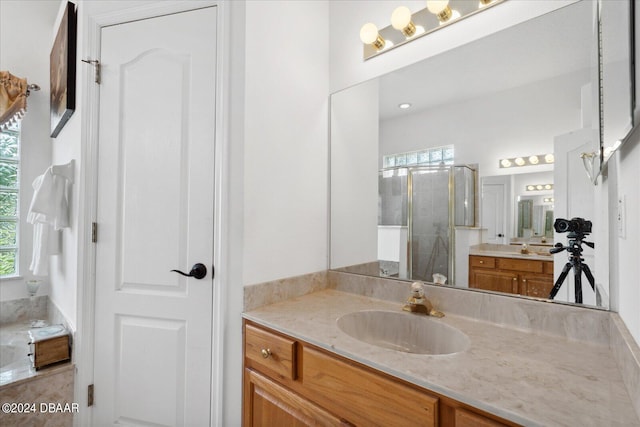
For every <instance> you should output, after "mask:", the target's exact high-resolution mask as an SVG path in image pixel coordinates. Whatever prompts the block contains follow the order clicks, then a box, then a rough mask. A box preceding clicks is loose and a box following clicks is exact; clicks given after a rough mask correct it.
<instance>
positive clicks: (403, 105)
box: [398, 102, 411, 110]
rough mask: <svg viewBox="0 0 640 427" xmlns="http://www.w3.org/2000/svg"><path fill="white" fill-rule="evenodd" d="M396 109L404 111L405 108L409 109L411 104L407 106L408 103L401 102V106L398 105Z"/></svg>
mask: <svg viewBox="0 0 640 427" xmlns="http://www.w3.org/2000/svg"><path fill="white" fill-rule="evenodd" d="M398 108H400V109H402V110H406V109H407V108H411V104H409V103H408V102H403V103H402V104H398Z"/></svg>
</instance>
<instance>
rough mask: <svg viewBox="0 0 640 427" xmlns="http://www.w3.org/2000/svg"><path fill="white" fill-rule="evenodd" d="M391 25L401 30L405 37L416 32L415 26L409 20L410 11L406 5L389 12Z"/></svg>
mask: <svg viewBox="0 0 640 427" xmlns="http://www.w3.org/2000/svg"><path fill="white" fill-rule="evenodd" d="M391 26H393V28H395V29H396V30H398V31H402V34H404V35H405V36H406V37H411V36H412V35H414V34H415V33H416V26H415V25H414V24H413V22H411V11H410V10H409V8H408V7H406V6H400V7H397V8H396V10H394V11H393V13H392V14H391Z"/></svg>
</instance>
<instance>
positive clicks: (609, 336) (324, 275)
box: [244, 270, 640, 418]
mask: <svg viewBox="0 0 640 427" xmlns="http://www.w3.org/2000/svg"><path fill="white" fill-rule="evenodd" d="M410 287H411V284H410V282H408V281H402V280H394V279H388V278H376V277H369V276H363V275H359V274H351V273H346V272H340V271H331V270H329V271H322V272H317V273H311V274H307V275H302V276H296V277H291V278H286V279H281V280H276V281H271V282H266V283H260V284H255V285H251V286H247V287H245V291H244V292H245V293H244V311H245V312H246V311H251V310H254V309H256V308H258V307H262V306H265V305H270V304H274V303H277V302H281V301H285V300H288V299H291V298H295V297H299V296H302V295H305V294H309V293H313V292H317V291H320V290H322V289H335V290H337V291H342V292H347V293H351V294H356V295H362V296H366V297H370V298H375V299H380V300H385V301H392V302H397V303H399V304H402V303H403V302H404V301H405V300H406V298H407V295H409V291H410ZM425 293H426V294H427V297H428V298H429V299H430V300H431V301H432V302H433V304H434V306H435V307H436V308H437V309H439V310H441V311H443V312H445V313H447V312H449V313H452V314H456V315H458V316H464V317H468V318H473V319H476V320H480V321H485V322H490V323H494V324H497V325H502V326H505V327H509V328H513V329H520V330H523V331H529V332H534V333H536V334H540V335H552V336H557V337H562V338H565V339H567V340H569V341H583V342H589V343H592V344H596V345H602V346H606V347H608V348H609V349H610V351H611V354H612V356H613V358H614V360H615V361H616V364H617V366H618V368H619V369H620V372H621V374H622V376H623V378H624V383H625V386H626V388H627V391H628V393H629V396H630V398H631V402H632V403H633V405H634V409H635V411H636V413H637V414H638V417H639V418H640V348H639V347H638V344H637V343H636V342H635V340H634V339H633V337H632V336H631V334H630V333H629V331H628V330H627V328H626V326H625V325H624V323H623V322H622V320H621V319H620V316H619V315H618V314H617V313H614V312H609V311H604V310H598V309H590V308H584V307H574V306H571V305H564V304H558V303H545V302H541V301H533V300H530V299H526V298H517V297H511V296H504V295H499V294H493V293H487V292H474V291H469V290H466V289H465V290H462V289H456V288H451V287H443V286H434V285H428V284H426V285H425Z"/></svg>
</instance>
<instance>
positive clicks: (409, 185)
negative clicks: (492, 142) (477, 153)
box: [378, 165, 475, 283]
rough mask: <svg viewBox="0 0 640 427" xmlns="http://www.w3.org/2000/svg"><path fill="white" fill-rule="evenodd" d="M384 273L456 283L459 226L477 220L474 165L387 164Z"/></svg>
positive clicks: (383, 175) (381, 223)
mask: <svg viewBox="0 0 640 427" xmlns="http://www.w3.org/2000/svg"><path fill="white" fill-rule="evenodd" d="M378 188H379V194H378V205H379V209H378V259H379V262H380V269H381V273H382V274H383V275H386V276H393V277H399V278H402V279H412V280H424V281H428V282H433V281H437V280H436V279H435V278H434V275H441V277H443V278H446V280H447V283H453V280H454V278H453V275H454V271H455V270H454V265H453V262H454V256H453V253H454V251H453V249H454V244H455V242H454V227H455V226H473V225H474V222H475V214H474V212H475V170H474V169H472V168H471V167H469V166H467V165H461V166H415V167H397V168H385V169H382V170H381V171H380V174H379V187H378Z"/></svg>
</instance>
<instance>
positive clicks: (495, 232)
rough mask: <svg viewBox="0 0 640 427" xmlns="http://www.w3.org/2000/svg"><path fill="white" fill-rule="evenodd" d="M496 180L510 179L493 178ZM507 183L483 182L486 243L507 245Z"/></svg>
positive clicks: (483, 223) (483, 217)
mask: <svg viewBox="0 0 640 427" xmlns="http://www.w3.org/2000/svg"><path fill="white" fill-rule="evenodd" d="M492 178H494V179H500V178H504V179H508V177H492ZM506 192H507V184H506V183H494V182H489V181H488V180H487V179H486V178H485V179H484V180H483V181H482V228H485V229H486V239H484V240H483V241H484V242H486V243H495V244H506V243H507V237H506V236H507V230H506V223H505V217H506V215H507V202H506Z"/></svg>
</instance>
